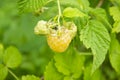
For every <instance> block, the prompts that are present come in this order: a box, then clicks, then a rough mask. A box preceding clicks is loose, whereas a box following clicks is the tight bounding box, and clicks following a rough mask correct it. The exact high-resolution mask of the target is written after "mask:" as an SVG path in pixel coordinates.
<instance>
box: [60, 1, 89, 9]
mask: <svg viewBox="0 0 120 80" xmlns="http://www.w3.org/2000/svg"><path fill="white" fill-rule="evenodd" d="M60 3H61V4H62V5H67V6H72V7H77V8H80V9H86V8H88V7H89V1H88V0H60Z"/></svg>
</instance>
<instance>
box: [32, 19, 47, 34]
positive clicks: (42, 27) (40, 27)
mask: <svg viewBox="0 0 120 80" xmlns="http://www.w3.org/2000/svg"><path fill="white" fill-rule="evenodd" d="M34 32H35V34H38V35H46V34H49V29H48V26H47V22H46V21H43V20H41V21H39V22H38V23H37V25H36V26H35V28H34Z"/></svg>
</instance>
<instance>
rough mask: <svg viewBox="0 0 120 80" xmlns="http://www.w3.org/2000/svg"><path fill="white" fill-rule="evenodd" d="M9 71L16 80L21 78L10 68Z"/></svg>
mask: <svg viewBox="0 0 120 80" xmlns="http://www.w3.org/2000/svg"><path fill="white" fill-rule="evenodd" d="M8 71H9V73H10V74H11V75H12V76H13V77H14V78H15V79H16V80H19V78H18V77H17V76H16V75H15V74H14V73H13V72H12V71H11V70H10V69H8Z"/></svg>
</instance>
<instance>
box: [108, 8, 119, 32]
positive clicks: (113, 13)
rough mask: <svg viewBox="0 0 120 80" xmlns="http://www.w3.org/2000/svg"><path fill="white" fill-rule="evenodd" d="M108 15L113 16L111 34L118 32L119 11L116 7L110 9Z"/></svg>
mask: <svg viewBox="0 0 120 80" xmlns="http://www.w3.org/2000/svg"><path fill="white" fill-rule="evenodd" d="M110 15H111V16H113V19H114V21H115V23H114V24H113V29H112V32H117V33H119V32H120V9H119V8H118V7H115V6H114V7H111V8H110Z"/></svg>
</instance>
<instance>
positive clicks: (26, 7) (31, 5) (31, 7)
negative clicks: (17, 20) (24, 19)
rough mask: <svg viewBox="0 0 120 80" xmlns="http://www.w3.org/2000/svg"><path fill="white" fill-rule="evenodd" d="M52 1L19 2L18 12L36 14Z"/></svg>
mask: <svg viewBox="0 0 120 80" xmlns="http://www.w3.org/2000/svg"><path fill="white" fill-rule="evenodd" d="M50 1H52V0H19V2H18V5H19V9H20V12H38V11H42V9H43V7H44V6H45V5H46V4H47V3H49V2H50Z"/></svg>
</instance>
